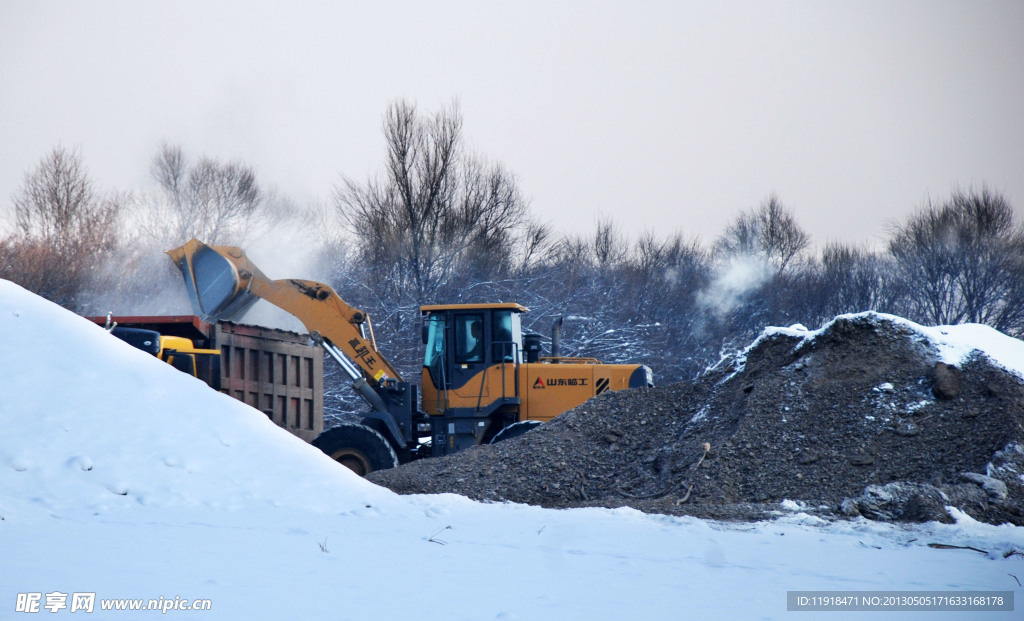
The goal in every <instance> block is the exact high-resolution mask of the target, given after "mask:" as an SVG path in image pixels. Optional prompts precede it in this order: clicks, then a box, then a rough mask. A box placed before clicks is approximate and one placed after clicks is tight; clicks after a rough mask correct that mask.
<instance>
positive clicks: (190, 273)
mask: <svg viewBox="0 0 1024 621" xmlns="http://www.w3.org/2000/svg"><path fill="white" fill-rule="evenodd" d="M232 251H234V255H233V253H232ZM167 254H169V255H170V256H171V259H173V260H174V262H175V264H176V265H177V266H178V269H180V270H181V276H182V278H184V279H185V289H186V290H187V291H188V297H189V300H191V302H192V309H193V310H194V312H195V314H196V315H199V317H201V318H202V319H203V320H204V321H235V320H237V319H239V318H240V317H242V315H244V314H245V312H246V311H247V310H249V307H251V306H252V305H253V304H254V303H256V301H257V300H258V299H259V298H258V297H257V296H255V295H253V294H252V293H250V292H249V291H248V289H247V285H248V281H247V279H246V280H245V281H244V282H243V278H242V277H240V276H239V270H238V266H237V264H236V263H235V261H234V260H232V256H235V255H237V256H235V258H236V259H242V257H243V256H244V255H243V254H242V252H241V250H239V249H236V248H224V247H211V246H207V245H206V244H204V243H203V242H201V241H199V240H198V239H192V240H191V241H189V242H188V243H187V244H185V245H184V246H181V247H180V248H175V249H173V250H168V251H167ZM243 273H244V272H243Z"/></svg>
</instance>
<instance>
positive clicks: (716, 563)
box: [0, 281, 1024, 621]
mask: <svg viewBox="0 0 1024 621" xmlns="http://www.w3.org/2000/svg"><path fill="white" fill-rule="evenodd" d="M961 345H962V344H958V345H957V346H958V347H960V346H961ZM1011 358H1012V355H1011ZM1022 362H1024V361H1022ZM1011 363H1012V361H1011ZM1004 364H1007V363H1006V362H1004ZM0 365H2V368H0V394H2V396H0V559H2V560H0V619H17V618H33V617H34V616H43V617H46V618H63V617H70V618H78V617H82V618H86V619H88V618H99V619H118V618H124V619H155V618H161V617H164V616H167V617H168V618H181V619H357V620H362V619H416V620H426V619H445V620H449V619H473V620H476V619H530V620H533V619H559V620H567V619H586V620H588V621H591V620H600V619H615V620H621V619H644V620H646V619H673V620H675V619H689V618H699V617H700V618H722V619H779V618H795V619H813V618H823V619H829V620H836V621H838V620H840V619H845V618H858V619H859V618H867V619H890V618H906V617H908V616H909V617H910V618H920V619H926V618H929V619H930V618H932V617H937V618H940V619H977V618H981V619H985V620H991V621H996V620H998V619H1020V618H1021V617H1020V615H1021V612H1020V611H1021V610H1024V595H1022V594H1024V590H1022V589H1021V587H1020V585H1019V584H1018V579H1019V580H1020V581H1024V556H1022V555H1021V554H1019V553H1016V554H1015V553H1013V552H1014V550H1024V528H1019V527H1011V526H991V525H986V524H980V523H977V522H975V521H973V520H972V519H970V518H969V517H967V516H962V517H961V519H960V520H959V522H958V523H956V524H953V525H942V524H935V523H932V524H925V525H918V526H892V525H885V524H879V523H872V522H868V521H864V520H858V521H849V522H836V523H824V522H822V521H820V520H818V519H816V518H812V517H810V516H808V515H807V514H805V513H802V512H801V511H800V506H799V505H797V504H796V503H786V506H785V507H780V517H779V518H778V519H776V520H774V521H771V522H762V523H758V524H721V523H716V522H711V521H706V520H697V519H689V518H669V517H662V516H652V515H644V514H641V513H638V512H636V511H633V510H628V509H618V510H597V509H579V510H567V511H555V510H547V509H540V508H536V507H530V506H523V505H513V504H481V503H476V502H471V501H469V500H467V499H465V498H462V497H459V496H452V495H442V496H419V497H400V496H396V495H394V494H392V493H391V492H389V491H387V490H385V489H382V488H379V487H376V486H374V485H372V484H370V483H368V482H366V481H364V480H362V479H360V478H357V477H356V476H354V475H352V474H351V473H350V472H349V471H347V470H346V469H344V468H342V467H340V466H337V465H336V464H334V463H333V462H331V461H330V460H329V459H328V458H327V457H325V456H324V455H322V454H321V453H320V452H319V451H317V450H316V449H314V448H312V447H310V446H308V445H306V444H305V443H303V442H301V441H299V440H297V439H295V438H294V437H293V436H291V435H290V434H288V433H286V432H284V431H282V430H281V429H279V428H278V427H276V426H275V425H273V424H272V423H271V422H270V421H268V420H267V418H266V417H265V416H264V415H262V414H260V413H258V412H257V411H255V410H252V409H250V408H248V407H247V406H245V405H243V404H241V403H238V402H236V401H234V400H232V399H230V398H228V397H226V396H224V395H221V394H218V393H216V392H214V391H212V390H210V389H208V388H207V387H206V386H204V385H203V384H201V383H200V382H198V381H196V380H194V379H192V378H189V377H187V376H185V375H183V374H181V373H179V372H177V371H175V370H174V369H172V368H170V367H169V366H167V365H165V364H163V363H160V362H158V361H157V360H155V359H154V358H152V357H150V356H148V355H146V354H144V353H142V352H140V351H137V350H135V349H132V348H131V347H129V346H127V345H125V344H123V343H121V342H120V341H118V340H117V339H114V338H112V337H110V336H109V335H107V334H106V333H105V332H104V331H103V330H102V329H100V328H98V327H96V326H94V325H92V324H90V323H89V322H87V321H85V320H84V319H81V318H79V317H76V316H74V315H72V314H70V313H68V312H66V311H64V310H62V309H60V308H58V307H56V306H54V305H52V304H50V303H48V302H46V301H44V300H42V299H40V298H38V297H36V296H34V295H31V294H29V293H27V292H25V291H24V290H23V289H20V288H19V287H17V286H15V285H13V284H11V283H9V282H6V281H0ZM1021 368H1024V364H1022V365H1021ZM934 543H938V544H946V545H955V546H970V547H973V548H976V549H977V550H982V551H985V552H987V553H982V552H978V551H974V550H969V549H939V548H934V547H930V546H929V545H928V544H934ZM1007 553H1010V554H1009V556H1005V557H1004V555H1006V554H1007ZM790 591H953V592H957V593H964V592H967V591H1011V592H1013V593H1014V594H1015V595H1016V602H1015V606H1016V611H1014V612H1008V611H1007V612H985V613H979V612H970V611H965V610H961V611H959V612H942V613H937V612H914V613H907V612H849V611H846V612H805V611H787V593H788V592H790ZM90 594H92V606H93V612H91V613H89V612H86V610H85V609H82V610H75V611H74V612H72V610H71V609H72V608H73V607H74V608H78V607H81V606H86V605H87V604H88V603H89V600H90ZM118 599H123V600H125V601H122V602H118V603H120V604H121V605H131V603H130V602H129V601H128V600H140V602H139V603H140V604H141V605H142V606H144V607H145V606H148V605H149V603H150V602H149V600H155V601H154V602H153V603H154V604H155V605H157V606H160V607H162V608H166V609H167V610H166V612H164V611H163V610H152V611H145V610H143V611H138V610H116V611H115V610H111V611H104V610H101V608H102V606H103V605H105V604H111V603H114V602H113V600H118ZM194 600H207V601H208V604H209V609H208V610H192V611H186V610H182V609H181V608H182V604H183V603H186V604H192V603H195V601H194ZM48 602H50V603H54V604H64V605H65V606H66V607H65V608H54V607H51V608H53V609H54V610H55V612H50V610H51V608H47V603H48ZM199 604H200V605H201V606H205V605H206V604H205V603H203V602H199ZM175 607H177V609H175ZM33 609H36V610H38V612H31V610H33ZM76 616H77V617H76Z"/></svg>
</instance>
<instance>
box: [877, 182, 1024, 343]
mask: <svg viewBox="0 0 1024 621" xmlns="http://www.w3.org/2000/svg"><path fill="white" fill-rule="evenodd" d="M889 252H890V253H891V255H892V257H893V259H894V260H895V262H896V265H897V268H898V270H899V276H900V280H901V283H902V284H903V286H904V287H905V298H906V305H907V310H908V311H909V313H908V314H912V315H914V316H915V318H918V319H919V320H922V321H927V322H933V323H939V324H951V323H960V322H965V321H967V322H977V323H986V324H988V325H991V326H993V327H995V328H997V329H999V330H1003V331H1007V332H1010V333H1016V334H1019V333H1020V332H1021V330H1022V329H1024V303H1022V302H1024V228H1022V227H1021V226H1019V225H1017V224H1016V223H1015V222H1014V216H1013V209H1012V208H1011V207H1010V205H1009V203H1007V201H1006V199H1005V198H1003V197H1002V196H1001V195H999V194H996V193H994V192H992V191H991V190H989V189H988V188H982V189H981V190H980V191H968V192H961V191H957V192H954V193H953V195H952V196H951V197H950V198H949V200H947V201H945V202H944V203H942V204H941V205H933V204H931V203H930V202H929V203H928V204H927V205H926V206H925V207H923V208H922V209H920V210H919V211H918V212H917V213H915V214H913V215H912V216H911V217H910V218H909V219H908V220H907V222H906V223H905V224H903V225H902V226H899V227H897V228H896V229H895V231H894V235H893V237H892V239H891V240H890V243H889Z"/></svg>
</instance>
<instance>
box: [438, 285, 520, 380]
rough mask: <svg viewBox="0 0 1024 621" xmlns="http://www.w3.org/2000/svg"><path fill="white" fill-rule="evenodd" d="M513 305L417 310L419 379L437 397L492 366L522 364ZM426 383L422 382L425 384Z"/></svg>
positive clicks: (517, 318)
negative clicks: (421, 347)
mask: <svg viewBox="0 0 1024 621" xmlns="http://www.w3.org/2000/svg"><path fill="white" fill-rule="evenodd" d="M526 310H527V309H526V308H525V307H523V306H520V305H519V304H448V305H436V306H423V307H421V308H420V312H421V313H422V316H423V343H424V345H426V352H425V355H424V358H423V369H424V375H425V376H429V379H430V384H431V385H432V386H433V388H435V389H436V390H438V391H444V390H447V389H458V388H461V387H463V386H465V385H466V383H467V382H469V381H470V380H471V379H472V378H473V377H474V376H476V375H477V374H478V373H480V372H481V371H483V370H484V369H486V368H488V367H492V366H495V365H503V366H510V365H516V364H519V363H521V362H522V361H523V335H522V324H521V320H520V314H522V313H524V312H526ZM425 379H426V378H425Z"/></svg>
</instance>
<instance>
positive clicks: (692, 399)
mask: <svg viewBox="0 0 1024 621" xmlns="http://www.w3.org/2000/svg"><path fill="white" fill-rule="evenodd" d="M369 478H370V480H372V481H374V482H375V483H378V484H380V485H383V486H385V487H388V488H390V489H392V490H394V491H396V492H399V493H403V494H411V493H441V492H452V493H456V494H462V495H465V496H468V497H471V498H475V499H478V500H485V501H512V502H519V503H528V504H534V505H541V506H545V507H558V508H564V507H585V506H600V507H620V506H629V507H634V508H636V509H640V510H642V511H647V512H653V513H665V514H674V515H694V516H698V517H706V518H715V519H723V520H746V519H761V518H766V517H770V516H771V515H773V514H777V512H779V511H786V510H801V511H806V512H808V513H812V514H819V515H823V516H848V517H853V516H857V515H863V516H865V517H868V518H870V519H877V520H889V521H929V520H938V521H945V522H950V521H952V520H953V517H952V515H951V513H950V511H949V510H948V509H947V507H955V508H957V509H959V510H961V511H963V512H965V513H967V514H968V515H970V516H971V517H973V518H975V519H978V520H982V521H986V522H991V523H1003V522H1011V523H1013V524H1017V525H1022V524H1024V380H1022V379H1021V378H1020V377H1019V376H1017V375H1016V374H1014V373H1011V372H1009V371H1007V370H1005V369H1003V368H1002V367H1000V366H997V365H995V364H994V363H992V362H991V361H989V360H988V358H986V357H984V356H981V355H977V356H972V357H970V358H968V359H967V360H966V361H965V362H962V363H961V364H960V365H959V367H952V366H947V365H946V364H943V363H942V362H941V361H940V356H939V353H938V351H937V350H936V349H935V348H934V346H933V345H931V344H930V342H929V341H928V340H927V339H926V338H924V337H923V336H922V335H921V333H920V332H917V331H916V330H914V329H913V328H912V327H910V325H909V324H906V323H903V322H900V321H895V320H892V319H889V318H887V317H886V316H880V315H874V314H864V315H854V316H845V317H840V318H837V319H836V320H835V321H833V322H832V323H831V324H829V325H828V326H826V328H824V329H823V330H821V331H819V332H818V333H816V334H815V335H814V337H813V338H805V337H803V336H801V335H800V334H799V331H797V330H781V331H774V332H766V333H765V334H764V335H762V337H761V338H760V339H758V340H757V341H756V342H755V343H754V344H753V345H752V346H751V347H749V348H748V349H747V350H746V351H745V352H743V353H741V354H738V355H736V356H733V357H731V358H729V359H726V360H724V361H723V362H722V363H720V364H719V365H717V366H716V367H715V368H714V369H712V370H710V371H708V372H707V373H705V374H704V375H703V376H702V377H700V378H699V379H697V380H694V381H692V382H683V383H679V384H674V385H669V386H664V387H655V388H648V389H633V390H627V391H621V392H615V393H605V394H604V395H601V396H600V397H598V398H595V399H592V400H591V401H589V402H587V403H585V404H583V405H581V406H580V407H578V408H576V409H574V410H572V411H570V412H567V413H565V414H563V415H561V416H559V417H558V418H556V419H555V420H553V421H551V422H549V423H546V424H545V425H542V426H541V427H539V428H537V429H535V430H534V431H531V432H529V433H527V434H526V435H524V436H522V437H520V438H516V439H512V440H508V441H506V442H501V443H498V444H495V445H492V446H481V447H476V448H473V449H470V450H468V451H464V452H462V453H460V454H457V455H453V456H449V457H443V458H435V459H425V460H420V461H417V462H413V463H411V464H407V465H405V466H402V467H400V468H396V469H393V470H387V471H382V472H376V473H373V474H371V475H370V476H369Z"/></svg>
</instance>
